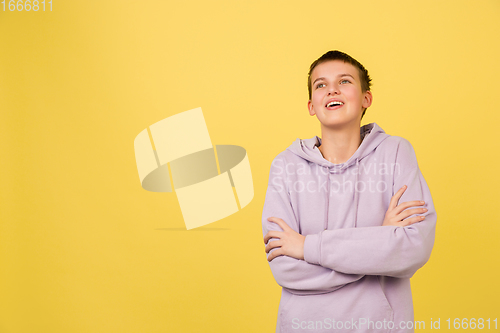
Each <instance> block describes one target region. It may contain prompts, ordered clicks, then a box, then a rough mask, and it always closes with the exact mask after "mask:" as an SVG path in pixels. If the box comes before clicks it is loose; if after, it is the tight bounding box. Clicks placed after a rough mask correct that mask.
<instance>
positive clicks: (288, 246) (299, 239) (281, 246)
mask: <svg viewBox="0 0 500 333" xmlns="http://www.w3.org/2000/svg"><path fill="white" fill-rule="evenodd" d="M267 220H268V221H270V222H274V223H276V224H277V225H279V226H280V227H281V229H283V231H274V230H271V231H269V232H268V233H267V234H266V235H265V236H264V243H265V244H267V245H266V253H269V251H271V250H272V249H274V248H276V250H274V251H273V252H272V253H271V254H270V255H269V257H267V260H268V261H271V260H273V259H274V258H276V257H278V256H289V257H292V258H296V259H304V242H305V241H306V237H305V236H302V235H301V234H299V233H298V232H296V231H295V230H293V229H292V228H290V227H289V226H288V224H286V223H285V221H283V220H282V219H280V218H278V217H270V218H268V219H267ZM271 238H278V240H273V241H270V242H269V240H270V239H271Z"/></svg>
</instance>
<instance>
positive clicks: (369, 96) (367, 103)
mask: <svg viewBox="0 0 500 333" xmlns="http://www.w3.org/2000/svg"><path fill="white" fill-rule="evenodd" d="M372 101H373V95H372V92H371V91H370V90H368V91H366V92H365V96H364V98H363V104H362V106H363V107H364V108H365V109H366V108H368V107H369V106H370V105H372Z"/></svg>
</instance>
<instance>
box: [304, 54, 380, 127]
mask: <svg viewBox="0 0 500 333" xmlns="http://www.w3.org/2000/svg"><path fill="white" fill-rule="evenodd" d="M311 82H312V83H311V85H312V87H311V91H312V94H311V100H310V101H309V102H308V109H309V114H310V115H311V116H313V115H316V117H318V120H319V121H320V122H321V124H322V125H323V126H326V127H338V126H340V125H344V124H348V123H352V122H357V123H358V124H359V123H360V121H361V114H362V113H363V108H367V107H369V106H370V105H371V101H372V96H371V92H370V91H367V92H364V93H363V92H362V89H361V80H360V78H359V72H358V69H357V68H356V67H354V66H353V65H351V64H349V63H345V62H343V61H341V60H330V61H326V62H323V63H321V64H319V65H317V66H316V67H315V68H314V70H313V72H312V73H311Z"/></svg>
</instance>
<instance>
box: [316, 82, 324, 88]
mask: <svg viewBox="0 0 500 333" xmlns="http://www.w3.org/2000/svg"><path fill="white" fill-rule="evenodd" d="M323 86H324V84H323V83H320V84H318V85H317V86H316V89H318V88H321V87H323Z"/></svg>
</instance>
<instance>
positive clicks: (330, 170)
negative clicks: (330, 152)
mask: <svg viewBox="0 0 500 333" xmlns="http://www.w3.org/2000/svg"><path fill="white" fill-rule="evenodd" d="M325 168H326V169H327V170H328V173H327V188H328V190H327V193H326V213H325V214H326V215H325V217H326V218H325V228H324V229H325V230H327V229H328V208H329V207H330V174H332V173H335V174H336V173H337V169H335V168H334V167H327V166H325ZM340 171H341V172H343V171H344V169H343V168H342V169H340ZM355 174H356V179H355V181H354V189H353V191H354V194H353V204H354V220H353V222H352V225H353V227H354V228H356V227H357V219H358V205H359V194H358V191H357V190H356V185H357V184H358V181H359V159H358V158H356V172H355Z"/></svg>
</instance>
